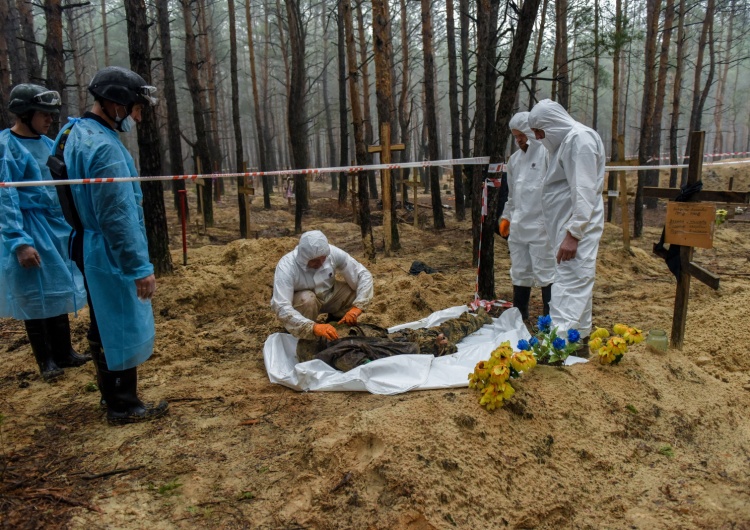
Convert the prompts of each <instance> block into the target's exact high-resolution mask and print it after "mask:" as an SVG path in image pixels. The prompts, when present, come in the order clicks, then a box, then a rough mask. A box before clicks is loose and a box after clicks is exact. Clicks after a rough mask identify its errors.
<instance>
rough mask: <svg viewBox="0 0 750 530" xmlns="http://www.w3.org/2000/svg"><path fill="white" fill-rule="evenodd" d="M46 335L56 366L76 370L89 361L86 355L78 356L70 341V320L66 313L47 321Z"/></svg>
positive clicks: (89, 358)
mask: <svg viewBox="0 0 750 530" xmlns="http://www.w3.org/2000/svg"><path fill="white" fill-rule="evenodd" d="M47 335H48V337H49V343H50V348H52V355H53V357H54V358H55V362H56V363H57V365H58V366H61V367H63V368H76V367H78V366H83V365H84V364H86V363H87V362H89V361H90V360H91V357H90V356H88V355H79V354H78V352H76V351H75V350H74V349H73V345H72V343H71V341H70V320H69V319H68V315H67V313H65V314H62V315H59V316H56V317H52V318H48V319H47Z"/></svg>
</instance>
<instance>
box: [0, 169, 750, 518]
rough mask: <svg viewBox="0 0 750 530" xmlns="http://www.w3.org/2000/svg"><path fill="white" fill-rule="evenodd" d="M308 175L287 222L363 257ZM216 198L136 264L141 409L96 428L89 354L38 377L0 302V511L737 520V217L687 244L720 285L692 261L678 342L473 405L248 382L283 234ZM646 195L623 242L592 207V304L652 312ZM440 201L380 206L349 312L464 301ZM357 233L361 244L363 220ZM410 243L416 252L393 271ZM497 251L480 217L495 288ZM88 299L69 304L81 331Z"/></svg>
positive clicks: (748, 402) (386, 318) (278, 202)
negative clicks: (384, 211)
mask: <svg viewBox="0 0 750 530" xmlns="http://www.w3.org/2000/svg"><path fill="white" fill-rule="evenodd" d="M323 186H324V185H323V183H314V186H313V190H314V192H315V196H316V197H318V199H316V201H315V202H314V203H313V212H314V213H313V215H311V216H310V217H306V218H305V229H320V230H322V231H323V232H324V233H326V234H327V235H328V237H329V239H330V241H331V242H332V243H333V244H335V245H337V246H339V247H341V248H343V249H344V250H346V251H347V252H350V253H351V254H352V255H353V256H354V257H356V258H357V259H360V260H362V259H363V258H362V245H361V241H360V236H359V227H358V226H356V225H355V224H353V223H352V222H351V219H350V217H351V214H350V213H349V211H348V210H347V209H346V208H342V209H338V207H337V206H335V202H334V201H333V200H332V199H331V198H330V196H332V194H331V193H330V192H328V191H327V190H324V189H323ZM735 187H737V185H735ZM426 198H427V196H425V197H424V199H425V202H427V201H426ZM318 203H320V204H321V205H323V206H322V207H321V212H325V214H326V215H325V216H322V215H318V213H320V212H318V211H317V210H316V204H318ZM259 206H260V205H258V204H256V205H254V207H253V212H252V215H253V217H252V219H253V223H255V224H256V226H257V227H258V230H257V231H256V233H258V234H259V235H260V233H261V232H262V231H263V230H274V231H275V232H274V233H277V234H284V233H288V232H284V230H287V231H288V230H289V228H290V227H292V226H293V212H289V211H288V210H287V208H286V206H285V204H284V202H283V200H282V199H281V197H280V196H274V207H273V208H272V209H271V210H258V208H259ZM233 208H234V206H233V204H232V202H231V201H229V200H228V199H227V201H226V204H224V205H218V206H217V209H216V220H217V221H216V222H217V226H216V227H214V228H209V229H208V230H207V231H205V232H204V231H203V230H202V229H201V230H200V231H196V228H195V225H194V224H193V225H192V226H191V248H190V251H189V263H188V265H187V266H182V265H178V264H180V263H181V262H182V253H181V250H178V249H179V248H180V247H179V246H177V245H175V247H174V248H175V253H174V255H173V258H174V262H175V273H174V274H173V275H171V276H169V277H163V278H160V279H159V280H158V291H157V295H156V298H155V300H154V313H155V316H156V321H157V341H156V351H155V353H154V356H153V357H152V358H151V359H150V360H149V361H148V362H146V363H145V364H144V365H143V366H142V367H141V369H140V372H139V373H140V389H141V393H142V395H143V397H145V398H148V399H150V400H154V399H162V398H165V399H168V400H169V401H170V402H171V413H170V414H169V415H168V416H167V417H165V418H163V419H161V420H158V421H155V422H153V423H148V424H139V425H131V426H125V427H117V428H115V427H109V426H107V424H106V422H105V420H104V413H103V411H102V410H101V409H100V407H99V395H98V392H96V391H95V387H92V383H94V382H95V375H94V371H93V367H92V366H91V365H90V364H89V365H87V366H85V367H83V368H80V369H69V370H66V376H65V378H64V379H62V380H60V381H59V382H57V383H55V384H52V385H50V384H45V383H44V382H42V381H41V379H40V377H39V376H38V374H37V372H36V367H35V366H34V364H33V357H32V355H31V351H30V348H29V346H28V343H27V341H26V340H25V334H24V332H23V325H22V323H19V322H14V321H9V320H5V321H0V334H1V335H2V337H3V343H2V346H1V347H0V354H1V355H2V356H3V366H4V370H3V373H2V374H1V375H0V413H2V415H3V421H2V423H1V424H0V442H1V443H0V447H2V449H0V528H6V527H7V528H32V527H34V528H38V527H41V526H43V527H45V528H55V527H60V528H62V527H66V528H67V527H70V528H82V527H92V528H99V527H116V528H142V527H143V526H144V524H146V523H145V522H146V521H148V523H147V524H148V526H149V527H151V528H155V529H158V528H319V529H334V528H367V529H411V530H416V529H443V528H446V529H447V528H484V527H487V526H493V527H508V528H519V529H520V528H548V529H559V528H642V529H659V528H686V529H707V528H750V475H748V473H747V469H748V463H750V417H749V416H748V415H747V412H746V411H747V409H748V407H750V360H748V356H747V354H746V351H747V344H748V340H747V339H748V334H749V333H750V332H749V331H748V326H747V324H746V320H745V313H746V312H747V307H748V306H749V305H750V291H749V289H748V288H749V287H750V273H748V271H749V270H750V268H748V261H750V243H749V242H748V233H750V227H748V225H745V224H731V225H730V224H726V225H723V226H721V227H720V228H719V229H718V230H717V234H716V240H715V248H714V249H712V250H696V253H695V260H696V261H697V262H698V263H700V264H702V265H704V266H706V267H707V268H709V269H711V270H713V271H715V272H717V273H718V274H720V276H721V277H722V280H721V282H722V283H721V288H720V289H719V290H718V291H712V290H711V289H709V288H708V287H705V286H703V285H702V284H700V283H699V282H697V281H694V282H693V285H692V290H691V295H690V311H689V316H688V330H687V336H686V341H685V348H684V350H683V351H681V352H680V351H674V350H670V351H669V352H667V353H665V354H657V353H653V352H651V351H648V350H647V349H646V348H645V346H644V345H643V344H641V345H637V346H635V347H634V348H633V349H632V350H631V351H629V352H628V354H627V355H626V356H625V358H624V360H623V361H622V363H621V364H620V365H618V366H607V367H605V366H600V365H598V364H595V363H588V364H584V365H576V366H574V367H569V368H553V367H538V368H537V369H536V370H534V371H532V372H531V373H529V374H527V375H525V376H523V377H522V378H521V379H519V380H517V382H515V383H514V386H515V387H516V389H517V392H516V394H515V396H514V397H513V399H512V400H511V403H509V405H508V406H506V407H505V408H503V409H500V410H497V411H494V412H492V413H488V412H486V411H485V410H484V409H482V408H481V407H480V406H479V405H478V402H477V401H478V397H479V396H478V394H477V393H476V392H474V391H471V390H469V389H468V388H464V389H453V390H435V391H423V392H412V393H408V394H403V395H399V396H375V395H369V394H364V393H296V392H293V391H291V390H289V389H286V388H283V387H280V386H275V385H272V384H270V383H269V381H268V378H267V375H266V371H265V367H264V365H263V358H262V348H263V342H264V341H265V339H266V337H267V336H268V335H269V334H271V333H274V332H277V331H283V329H282V328H281V326H280V324H279V322H278V321H277V320H276V319H275V317H274V315H273V314H272V312H271V311H270V308H269V301H270V298H271V291H272V282H273V274H274V268H275V265H276V263H277V261H278V259H279V258H280V257H281V256H282V255H283V254H284V253H286V252H288V251H290V250H291V249H293V248H294V246H295V245H296V242H297V238H296V237H292V236H286V237H285V236H281V237H273V238H263V237H261V238H259V239H248V240H231V241H228V240H229V239H233V238H236V237H237V236H236V228H235V225H236V221H235V220H234V216H235V212H234V210H233ZM660 208H661V209H659V210H656V211H653V212H651V213H650V215H651V217H649V219H651V222H650V223H649V226H647V228H646V230H645V235H644V236H643V237H642V238H640V239H639V240H635V241H634V242H633V248H632V251H631V252H628V251H625V250H623V249H622V244H621V239H620V238H621V231H620V229H619V228H618V227H617V226H615V225H609V224H608V225H607V226H606V228H605V233H604V237H603V239H602V244H601V248H600V256H599V263H598V269H597V274H598V276H597V284H596V290H595V296H594V320H595V323H596V324H598V325H601V326H606V327H611V326H612V324H615V323H617V322H623V323H627V324H629V325H633V326H636V327H640V328H643V329H645V330H648V329H653V328H659V329H665V330H667V331H668V332H669V330H670V328H671V319H672V307H673V301H674V292H675V281H674V278H673V277H672V276H671V274H670V273H669V271H668V270H667V268H666V266H665V265H664V263H663V262H662V261H661V260H660V259H659V258H657V257H656V256H654V255H653V254H652V253H651V251H650V249H651V245H652V243H653V242H655V241H656V240H657V239H658V237H659V234H660V233H661V230H660V228H658V226H657V223H658V222H659V216H660V215H661V216H662V222H663V206H662V207H660ZM172 215H173V213H172ZM447 220H448V226H449V228H448V229H446V230H443V231H440V232H435V231H433V230H431V229H429V228H427V229H415V228H413V226H411V224H401V225H400V226H399V229H400V239H401V244H402V249H401V250H400V251H398V252H397V254H396V256H394V257H390V258H385V257H383V256H382V253H380V254H379V255H378V258H377V261H376V262H374V263H370V262H367V261H364V260H363V263H364V264H365V265H366V266H367V267H368V268H369V269H370V270H371V271H372V273H373V276H374V278H375V293H376V296H375V299H374V301H373V304H372V306H371V307H370V308H369V310H368V311H367V312H366V313H365V314H364V316H363V321H364V322H370V323H373V324H377V325H380V326H384V327H387V326H391V325H395V324H398V323H402V322H407V321H411V320H416V319H419V318H422V317H424V316H426V315H428V314H430V313H432V312H433V311H436V310H438V309H443V308H446V307H450V306H454V305H458V304H463V303H467V302H469V301H470V300H471V299H472V297H473V289H474V282H475V275H476V269H475V268H474V267H472V264H471V233H470V225H469V223H468V221H464V222H458V221H456V220H455V219H454V217H453V216H452V212H448V219H447ZM172 221H173V226H172V228H173V232H172V237H173V238H174V241H175V243H177V242H178V241H179V232H176V231H175V230H176V227H177V224H176V220H175V219H174V218H173V219H172ZM212 237H213V238H214V239H218V240H220V241H223V240H227V241H228V242H227V243H226V244H221V245H211V244H209V243H210V241H211V238H212ZM375 239H376V241H377V242H379V243H378V244H379V245H380V247H379V248H382V229H381V228H380V227H377V226H376V228H375ZM414 260H420V261H423V262H425V263H426V264H427V265H429V266H430V267H432V268H434V269H437V270H438V272H437V273H435V274H431V275H428V274H420V275H419V276H411V275H409V274H408V270H409V267H410V266H411V263H412V261H414ZM509 265H510V261H509V257H508V251H507V244H506V243H505V242H504V241H503V240H501V239H499V238H498V239H497V240H496V259H495V266H496V269H495V270H496V280H497V293H496V294H497V296H498V298H503V299H510V298H511V296H512V295H511V293H512V287H511V285H510V283H509V279H508V272H507V271H508V267H509ZM540 309H541V294H540V292H539V290H538V289H535V290H534V292H533V294H532V308H531V312H532V314H536V313H538V312H539V310H540ZM87 314H88V313H87V310H86V309H84V310H82V311H81V312H80V313H79V318H78V319H75V320H73V331H74V338H75V344H76V346H77V347H78V349H79V350H85V349H86V344H85V330H86V328H87V325H88V316H87ZM92 390H94V391H93V392H92Z"/></svg>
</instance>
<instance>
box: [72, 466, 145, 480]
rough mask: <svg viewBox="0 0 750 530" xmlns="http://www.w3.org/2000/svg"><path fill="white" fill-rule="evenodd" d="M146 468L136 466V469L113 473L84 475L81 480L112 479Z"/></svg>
mask: <svg viewBox="0 0 750 530" xmlns="http://www.w3.org/2000/svg"><path fill="white" fill-rule="evenodd" d="M144 467H146V466H135V467H128V468H124V469H113V470H112V471H105V472H103V473H94V474H93V475H83V476H82V477H81V478H82V479H83V480H95V479H98V478H104V477H111V476H112V475H122V474H123V473H130V472H131V471H137V470H138V469H143V468H144Z"/></svg>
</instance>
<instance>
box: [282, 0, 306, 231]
mask: <svg viewBox="0 0 750 530" xmlns="http://www.w3.org/2000/svg"><path fill="white" fill-rule="evenodd" d="M286 13H287V17H288V21H289V47H290V48H291V56H290V59H291V72H290V73H291V77H290V86H289V102H288V104H289V106H288V111H287V123H288V124H289V139H290V142H291V146H292V166H293V168H294V169H305V168H307V166H308V150H307V139H308V138H307V109H306V102H305V100H306V91H307V86H306V81H307V75H306V71H305V28H304V27H303V26H302V15H301V11H300V5H299V3H298V0H286ZM294 189H295V198H296V201H295V210H294V233H295V234H301V233H302V213H303V211H305V210H307V209H308V208H309V206H308V197H307V182H306V181H305V176H304V175H295V177H294Z"/></svg>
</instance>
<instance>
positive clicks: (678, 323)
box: [670, 131, 706, 350]
mask: <svg viewBox="0 0 750 530" xmlns="http://www.w3.org/2000/svg"><path fill="white" fill-rule="evenodd" d="M705 139H706V133H705V131H695V132H693V133H691V138H690V165H689V166H688V178H687V186H688V187H689V186H691V185H693V184H695V183H696V182H698V181H699V180H700V179H701V174H702V173H703V142H704V141H705ZM699 200H700V199H699V198H698V195H697V194H695V195H693V196H692V197H690V198H689V199H688V201H689V202H697V201H699ZM692 259H693V247H686V246H681V247H680V277H679V278H678V279H677V294H676V295H675V299H674V314H673V316H672V337H671V341H670V342H671V345H672V347H673V348H677V349H678V350H681V349H682V345H683V343H684V341H685V325H686V323H687V311H688V297H689V295H690V278H691V275H690V261H692Z"/></svg>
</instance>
